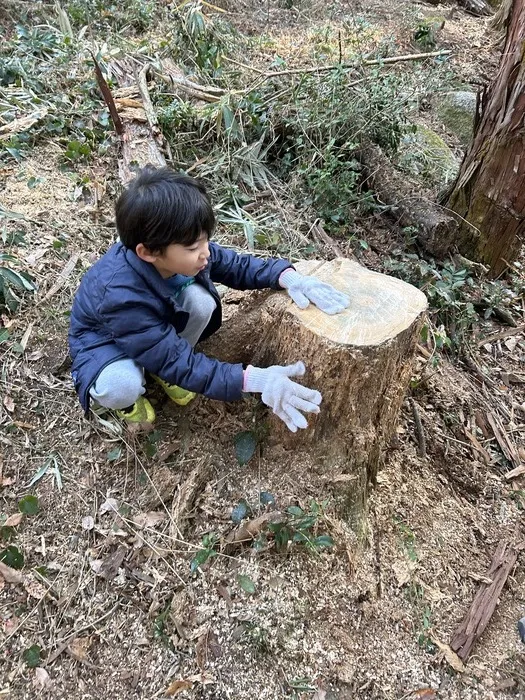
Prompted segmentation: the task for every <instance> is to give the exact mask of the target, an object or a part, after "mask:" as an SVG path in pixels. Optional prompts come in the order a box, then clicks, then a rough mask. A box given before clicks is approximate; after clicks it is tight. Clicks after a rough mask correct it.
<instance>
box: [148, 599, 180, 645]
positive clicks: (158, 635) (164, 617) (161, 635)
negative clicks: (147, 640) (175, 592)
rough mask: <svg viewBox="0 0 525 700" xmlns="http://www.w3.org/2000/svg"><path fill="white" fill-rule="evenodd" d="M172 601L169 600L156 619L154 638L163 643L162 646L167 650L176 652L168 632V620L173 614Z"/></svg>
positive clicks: (154, 622)
mask: <svg viewBox="0 0 525 700" xmlns="http://www.w3.org/2000/svg"><path fill="white" fill-rule="evenodd" d="M171 601H172V599H171V598H169V599H168V601H167V604H166V606H165V608H164V610H162V611H161V612H160V613H159V614H158V615H157V617H156V618H155V619H154V621H153V636H154V638H155V639H158V640H159V641H160V642H161V644H162V645H163V646H165V647H166V649H169V650H170V651H171V652H174V651H175V648H174V646H173V642H172V641H171V638H170V634H169V630H168V619H169V615H170V612H171Z"/></svg>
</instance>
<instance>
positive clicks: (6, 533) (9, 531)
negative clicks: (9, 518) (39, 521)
mask: <svg viewBox="0 0 525 700" xmlns="http://www.w3.org/2000/svg"><path fill="white" fill-rule="evenodd" d="M14 536H15V528H14V527H11V526H10V525H2V526H1V527H0V540H5V541H6V542H9V540H10V539H12V538H13V537H14Z"/></svg>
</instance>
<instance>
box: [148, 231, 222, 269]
mask: <svg viewBox="0 0 525 700" xmlns="http://www.w3.org/2000/svg"><path fill="white" fill-rule="evenodd" d="M135 252H136V253H137V255H138V256H139V258H142V260H145V261H146V262H149V263H151V264H152V265H153V266H154V267H155V268H156V269H157V271H158V272H159V274H160V275H161V276H162V277H164V279H166V278H168V277H171V276H172V275H187V276H188V277H195V275H196V274H197V273H199V272H200V271H201V270H204V268H205V267H206V265H207V264H208V258H209V257H210V249H209V246H208V236H207V235H206V234H205V233H203V234H202V235H201V236H200V238H199V239H198V240H197V241H196V242H195V243H192V244H191V245H181V244H180V243H171V244H170V245H169V246H168V247H167V248H166V250H165V251H164V253H163V254H162V255H159V254H154V253H151V252H150V251H149V250H148V249H147V248H146V247H145V246H144V245H143V244H142V243H139V244H138V246H137V248H136V251H135Z"/></svg>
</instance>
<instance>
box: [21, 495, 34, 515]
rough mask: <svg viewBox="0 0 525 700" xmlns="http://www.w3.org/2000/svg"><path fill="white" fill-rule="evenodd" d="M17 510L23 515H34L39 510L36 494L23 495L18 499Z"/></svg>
mask: <svg viewBox="0 0 525 700" xmlns="http://www.w3.org/2000/svg"><path fill="white" fill-rule="evenodd" d="M18 510H19V511H20V512H21V513H24V515H36V514H37V513H38V511H39V505H38V498H37V497H36V496H24V497H23V498H22V499H20V501H18Z"/></svg>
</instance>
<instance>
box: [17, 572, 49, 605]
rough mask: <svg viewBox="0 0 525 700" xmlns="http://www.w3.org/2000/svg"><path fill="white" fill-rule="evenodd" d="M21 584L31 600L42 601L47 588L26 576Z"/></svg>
mask: <svg viewBox="0 0 525 700" xmlns="http://www.w3.org/2000/svg"><path fill="white" fill-rule="evenodd" d="M23 583H24V588H25V589H26V592H27V594H28V595H30V596H31V598H35V599H36V600H42V599H43V598H45V597H46V595H47V588H46V587H45V586H43V585H42V584H41V583H39V582H38V581H35V579H34V578H33V577H32V576H26V577H25V578H24V581H23Z"/></svg>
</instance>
